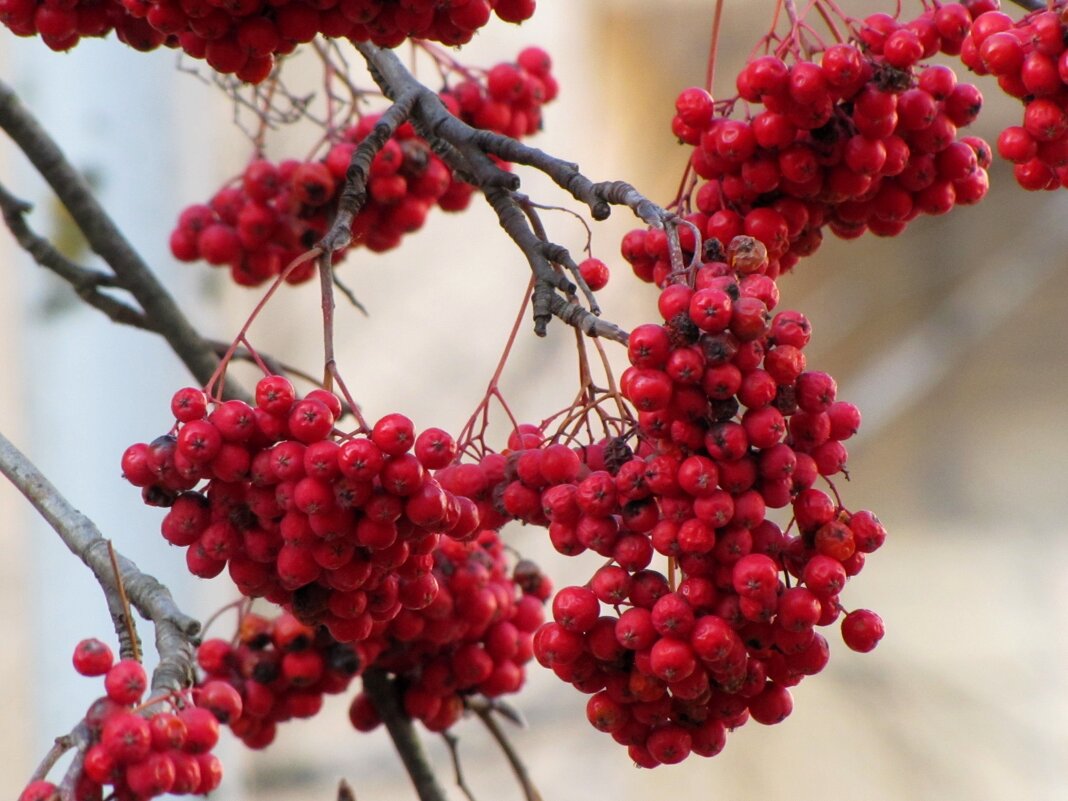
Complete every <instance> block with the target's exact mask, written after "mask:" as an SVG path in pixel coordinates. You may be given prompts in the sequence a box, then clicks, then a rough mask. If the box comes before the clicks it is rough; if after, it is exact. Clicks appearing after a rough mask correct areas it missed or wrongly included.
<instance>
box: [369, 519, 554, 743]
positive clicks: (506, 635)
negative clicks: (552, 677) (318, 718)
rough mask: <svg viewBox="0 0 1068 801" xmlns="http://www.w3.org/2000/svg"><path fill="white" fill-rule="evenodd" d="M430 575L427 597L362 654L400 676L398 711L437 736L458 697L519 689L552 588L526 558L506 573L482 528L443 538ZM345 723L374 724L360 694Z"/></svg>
mask: <svg viewBox="0 0 1068 801" xmlns="http://www.w3.org/2000/svg"><path fill="white" fill-rule="evenodd" d="M434 576H435V577H436V578H437V581H438V592H437V595H436V596H435V598H434V600H433V601H432V602H431V603H430V604H429V605H428V606H427V607H425V608H424V609H421V610H404V611H402V612H401V613H400V614H399V615H397V617H396V618H394V619H393V620H392V621H391V622H390V623H389V625H388V626H387V627H386V629H385V631H384V632H383V635H382V637H381V639H379V640H377V641H370V642H368V643H366V644H364V645H363V649H364V651H365V652H366V653H368V656H369V658H372V659H373V665H374V666H375V667H377V668H381V669H383V670H387V671H389V672H390V673H392V674H395V675H396V676H397V677H398V678H399V679H400V682H401V686H402V688H403V690H402V696H401V702H402V705H403V708H404V710H405V712H406V713H407V714H408V715H409V716H411V717H412V718H414V719H416V720H419V721H421V722H422V723H423V725H424V726H426V728H427V729H429V730H430V731H439V732H440V731H445V730H446V729H447V728H449V727H450V726H452V725H453V724H454V723H455V722H456V721H457V720H458V719H459V717H460V715H461V713H462V712H463V708H464V706H463V699H464V697H465V696H468V695H471V694H474V693H478V694H480V695H483V696H485V697H487V698H496V697H499V696H502V695H506V694H510V693H515V692H518V691H519V690H520V688H522V686H523V683H524V681H525V671H524V665H525V664H526V663H527V662H528V661H530V658H531V656H532V654H533V650H532V645H531V642H532V638H533V632H534V630H535V629H537V628H538V626H540V625H541V623H542V620H543V614H542V604H543V603H544V602H545V600H546V598H548V596H549V594H550V593H551V591H552V586H551V584H550V582H549V580H548V579H547V578H545V577H544V576H543V575H542V574H541V573H540V571H538V569H537V568H536V567H535V566H534V565H533V564H532V563H531V562H528V561H520V562H519V563H518V564H517V565H516V568H515V570H514V572H512V573H511V574H510V573H509V570H508V562H507V559H506V558H505V552H504V546H503V543H502V542H501V540H500V538H499V537H498V535H497V533H496V532H495V531H491V530H488V529H487V530H483V531H482V532H480V533H479V535H478V537H477V538H475V539H474V540H471V541H468V542H457V541H454V540H448V539H446V540H442V542H441V544H440V545H439V546H438V548H437V549H436V550H435V551H434ZM350 718H351V720H352V724H353V726H355V727H356V728H357V729H359V730H360V731H368V730H370V729H372V728H374V727H375V726H377V724H378V722H379V719H378V714H377V712H376V711H375V708H374V705H373V703H372V702H371V700H370V699H369V698H368V697H367V696H366V694H363V693H361V694H359V695H357V696H356V698H355V699H354V700H353V702H352V706H351V708H350Z"/></svg>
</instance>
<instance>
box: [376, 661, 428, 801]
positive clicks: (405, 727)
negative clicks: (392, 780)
mask: <svg viewBox="0 0 1068 801" xmlns="http://www.w3.org/2000/svg"><path fill="white" fill-rule="evenodd" d="M363 688H364V690H365V691H366V692H367V695H368V697H370V699H371V701H372V702H373V703H374V705H375V709H377V710H378V715H379V717H381V718H382V722H383V723H385V724H386V729H387V730H388V731H389V736H390V739H392V740H393V745H394V747H395V748H396V749H397V753H398V754H400V758H401V761H402V762H404V769H405V770H407V771H408V776H409V777H410V778H411V780H412V785H413V786H414V787H415V791H416V793H418V794H419V801H446V799H447V796H446V795H445V790H444V789H443V788H442V786H441V784H440V783H439V782H438V777H437V776H436V775H435V773H434V769H433V768H432V767H431V766H430V761H429V759H428V758H427V755H426V751H424V750H423V744H422V742H420V740H419V735H418V734H416V731H415V726H414V725H413V724H412V721H411V718H409V717H408V716H407V715H405V714H404V710H403V709H401V707H400V704H399V703H398V701H397V688H396V685H395V683H394V681H393V680H392V679H390V678H389V677H388V676H387V675H386V674H385V673H384V672H383V671H381V670H374V669H372V670H368V671H367V672H366V673H364V674H363Z"/></svg>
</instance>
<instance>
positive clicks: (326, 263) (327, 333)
mask: <svg viewBox="0 0 1068 801" xmlns="http://www.w3.org/2000/svg"><path fill="white" fill-rule="evenodd" d="M330 262H331V254H329V253H323V254H321V255H320V256H319V291H320V293H321V294H322V307H323V386H324V387H325V388H326V389H327V390H332V389H333V383H334V382H333V378H334V371H333V367H334V364H335V360H334V308H335V304H334V281H333V275H332V274H331V270H332V268H331V265H330Z"/></svg>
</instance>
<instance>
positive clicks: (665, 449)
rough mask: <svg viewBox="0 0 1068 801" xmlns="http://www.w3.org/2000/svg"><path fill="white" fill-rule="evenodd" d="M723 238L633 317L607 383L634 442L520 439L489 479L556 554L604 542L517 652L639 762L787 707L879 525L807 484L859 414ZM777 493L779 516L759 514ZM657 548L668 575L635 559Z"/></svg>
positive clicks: (758, 264)
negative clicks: (647, 313)
mask: <svg viewBox="0 0 1068 801" xmlns="http://www.w3.org/2000/svg"><path fill="white" fill-rule="evenodd" d="M728 253H729V254H730V257H729V258H730V262H729V263H728V262H710V263H706V264H705V265H703V266H702V267H701V268H700V269H698V270H697V271H696V272H695V273H694V274H692V275H691V276H689V280H686V279H685V277H681V276H680V280H683V283H672V284H670V285H668V286H667V287H665V288H664V290H663V291H662V293H661V295H660V300H659V309H660V312H661V314H662V317H663V320H664V322H663V323H661V324H646V325H641V326H638V327H637V328H636V329H634V331H632V332H631V335H630V340H629V344H628V353H629V356H630V361H631V367H630V368H628V370H627V371H626V372H625V373H624V374H623V376H622V377H621V381H620V386H621V389H622V392H623V394H624V396H625V397H626V399H627V400H628V401H630V402H631V403H632V404H633V405H634V407H635V408H636V409H637V412H638V414H637V429H638V444H637V448H636V452H632V450H631V448H630V447H629V446H628V445H627V444H626V443H625V442H624V441H622V440H615V441H612V442H610V443H609V444H608V445H607V446H599V447H597V448H594V449H590V450H588V451H587V452H586V461H585V463H583V461H582V459H581V458H580V455H579V453H577V452H576V451H574V450H572V449H571V448H569V447H567V446H565V445H559V444H558V445H551V446H548V447H542V446H540V445H539V444H538V443H537V442H536V441H535V442H532V443H530V447H527V448H526V449H524V450H520V451H518V452H517V453H515V454H513V456H512V457H510V461H509V468H508V471H507V472H506V474H505V476H504V479H503V481H502V487H501V489H500V493H499V494H500V503H501V506H502V507H503V508H504V510H505V511H507V512H508V514H509V515H511V516H513V517H516V518H519V519H522V520H524V521H526V522H529V523H536V524H542V525H548V528H549V537H550V539H551V541H552V543H553V545H554V546H555V547H556V549H557V550H558V551H560V552H561V553H564V554H567V555H574V554H579V553H582V552H584V551H586V550H590V551H594V552H595V553H597V554H598V555H600V556H602V557H605V558H607V559H609V560H610V561H609V563H608V564H607V565H605V566H603V567H601V568H600V569H599V570H597V572H596V573H595V574H594V575H593V577H592V578H591V579H590V581H589V582H588V583H587V584H586V585H584V586H582V587H567V588H565V589H563V590H561V591H560V593H558V594H557V595H556V597H555V599H554V600H553V605H552V610H553V618H554V620H553V622H551V623H548V624H546V625H545V626H543V627H542V628H541V629H539V630H538V632H537V634H536V635H535V638H534V653H535V656H536V657H537V659H538V660H539V661H540V662H541V663H542V664H543V665H545V666H547V667H550V668H551V669H552V670H553V671H554V672H555V673H556V674H557V675H558V676H560V678H562V679H564V680H565V681H568V682H570V683H571V684H573V685H574V686H575V687H577V688H578V689H579V690H581V691H582V692H585V693H588V694H590V695H591V696H592V697H591V699H590V701H589V704H588V707H587V712H588V715H589V719H590V721H591V723H592V724H593V725H594V726H595V727H596V728H598V729H600V730H602V731H605V732H608V733H610V734H612V736H613V737H615V739H616V740H617V741H619V742H620V743H622V744H624V745H626V746H627V747H628V749H629V752H630V755H631V757H632V758H633V759H634V760H635V762H637V763H638V764H640V765H643V766H649V767H651V766H654V765H657V764H663V763H675V762H679V761H681V760H682V759H684V758H685V757H686V756H687V755H688V754H690V753H695V754H699V755H703V756H712V755H714V754H716V753H718V752H719V750H720V749H721V748H722V747H723V744H724V738H725V734H726V732H727V730H729V729H733V728H736V727H738V726H740V725H742V724H743V723H745V722H746V720H748V719H749V718H750V717H751V718H753V719H754V720H757V721H759V722H761V723H765V724H770V723H778V722H779V721H781V720H782V719H783V718H785V717H786V716H787V715H788V714H789V713H790V711H791V709H792V701H791V697H790V693H789V690H788V688H789V687H790V686H792V685H794V684H797V683H798V682H799V681H800V680H801V679H802V678H803V677H804V676H807V675H812V674H814V673H818V672H819V671H820V670H822V668H823V667H824V665H825V664H826V662H827V659H828V648H827V642H826V640H825V639H824V638H823V637H822V636H821V635H820V634H819V633H818V632H817V631H816V628H817V627H818V626H826V625H829V624H831V623H833V622H835V621H836V620H838V619H839V616H840V613H841V611H842V607H841V605H840V603H839V599H838V596H839V593H840V592H841V591H842V589H843V588H844V586H845V583H846V581H847V579H848V577H850V576H854V575H856V574H857V573H859V572H860V570H861V568H862V567H863V565H864V558H865V555H866V554H869V553H871V552H872V551H874V550H876V549H877V548H878V547H879V546H880V545H881V544H882V542H883V540H884V538H885V531H884V529H883V527H882V526H881V524H880V523H879V521H878V520H877V519H876V518H875V516H874V515H872V514H871V513H870V512H857V513H855V514H853V513H850V512H849V511H847V510H846V509H845V508H843V507H842V506H841V503H840V501H838V500H837V495H836V494H834V497H833V498H832V496H831V495H829V494H828V493H827V492H824V491H823V490H821V489H819V488H818V487H817V486H816V485H817V481H818V480H819V479H820V477H821V476H822V477H825V478H827V479H829V478H830V477H832V476H834V475H837V474H839V473H842V472H844V470H845V463H846V456H847V454H846V449H845V446H844V444H843V441H844V440H846V439H848V438H849V437H850V436H852V435H853V434H854V433H855V432H856V430H857V429H858V427H859V424H860V413H859V412H858V411H857V409H856V407H855V406H853V405H852V404H849V403H846V402H842V401H839V400H837V398H836V389H837V388H836V385H835V382H834V380H833V379H832V378H831V377H830V376H829V375H827V374H826V373H822V372H817V371H812V370H808V369H806V360H805V354H804V348H805V346H806V345H807V344H808V342H809V338H810V333H811V332H810V326H809V323H808V321H807V320H806V319H805V317H804V316H803V315H801V314H800V313H798V312H790V311H785V312H779V313H777V314H775V316H774V317H772V314H771V312H772V310H773V309H774V308H775V306H776V304H777V302H778V291H777V288H776V285H775V283H774V281H772V280H771V279H770V278H769V277H768V276H767V275H764V274H763V273H762V271H763V270H764V269H766V261H767V259H766V254H764V252H763V248H762V247H761V246H760V245H759V243H757V242H755V241H753V240H752V239H748V238H739V239H736V240H734V241H732V242H731V244H730V246H729V247H728ZM827 484H828V487H831V488H832V489H831V491H832V493H833V485H831V484H830V481H829V480H828V482H827ZM781 508H789V510H790V511H791V512H792V515H793V524H792V526H791V528H792V527H796V531H795V533H793V534H790V533H788V532H789V529H788V530H787V532H784V531H783V530H782V529H781V528H780V527H779V526H778V525H776V524H775V523H774V522H772V521H771V520H770V519H768V517H767V512H768V510H769V509H781ZM657 554H660V555H661V556H663V557H667V558H668V559H669V560H671V563H672V565H673V567H672V570H671V575H670V576H665V575H664V572H662V571H659V570H656V569H652V568H651V567H650V565H651V564H652V560H653V559H654V557H656V555H657ZM675 571H677V576H676V575H675ZM842 635H843V639H844V640H845V642H846V644H847V645H848V646H849V647H851V648H853V649H855V650H858V651H869V650H871V649H872V648H874V647H875V644H876V642H877V641H878V640H879V639H880V637H881V636H882V623H881V621H880V620H879V618H878V616H877V615H875V614H874V613H873V612H870V611H867V610H856V611H853V612H851V613H849V614H848V615H846V616H845V618H844V619H843V620H842Z"/></svg>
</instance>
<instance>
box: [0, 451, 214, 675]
mask: <svg viewBox="0 0 1068 801" xmlns="http://www.w3.org/2000/svg"><path fill="white" fill-rule="evenodd" d="M0 473H3V475H5V476H6V477H7V478H8V480H9V481H11V483H12V484H14V485H15V487H16V488H17V489H18V490H19V492H21V493H22V494H23V495H24V496H25V497H26V499H27V500H28V501H29V502H30V503H31V504H33V507H34V508H35V509H36V510H37V511H38V512H39V513H40V515H41V516H42V517H43V518H44V519H45V520H46V521H48V524H49V525H50V526H51V527H52V528H53V529H54V530H55V531H56V533H57V534H59V536H60V539H62V540H63V543H64V544H65V545H66V546H67V548H68V549H69V550H70V552H71V553H73V554H74V555H75V556H77V557H78V558H79V559H81V560H82V562H84V563H85V565H86V566H87V567H88V568H89V569H90V570H92V571H93V575H94V576H96V580H97V582H99V584H100V586H101V587H102V588H103V590H104V593H105V594H106V595H107V596H108V601H109V603H108V606H109V608H114V607H113V606H112V603H113V602H112V598H113V597H114V598H115V599H118V597H119V590H118V586H117V582H116V579H115V574H114V572H113V570H112V563H111V556H110V554H109V548H108V545H109V543H108V541H107V540H106V539H104V537H103V535H102V534H101V533H100V531H99V530H98V529H97V527H96V526H95V525H94V524H93V521H91V520H90V519H89V518H88V517H86V516H85V515H83V514H82V513H81V512H79V511H78V510H77V509H75V508H74V507H73V506H71V504H70V502H68V501H67V500H66V499H65V498H64V497H63V496H62V495H61V494H60V492H59V490H57V489H56V487H55V486H54V485H53V484H52V483H51V482H50V481H49V480H48V479H47V478H45V477H44V475H42V474H41V472H40V471H39V470H38V469H37V468H36V467H35V466H34V465H33V463H32V462H30V460H29V459H27V458H26V456H25V455H24V454H23V453H22V452H21V451H19V449H18V448H16V447H15V446H14V445H13V444H12V443H11V442H10V441H9V440H8V439H7V438H6V437H5V436H4V435H3V434H0ZM115 562H116V564H117V566H118V570H119V574H120V575H121V576H122V582H123V585H124V587H125V589H126V593H127V595H128V596H129V598H130V601H131V602H132V603H133V605H134V606H135V607H136V608H137V611H138V612H140V613H141V616H142V617H144V618H145V619H146V620H150V621H152V623H153V624H155V627H156V648H157V650H158V652H159V656H160V662H159V666H158V667H157V668H156V670H155V672H154V673H153V674H152V689H153V690H155V691H158V692H164V691H176V690H179V689H182V688H184V687H188V686H189V684H190V683H191V682H192V677H193V655H194V654H193V652H194V647H193V641H194V638H195V637H196V635H197V634H198V633H199V632H200V623H199V622H198V621H197V620H195V619H194V618H191V617H189V616H188V615H186V614H185V613H184V612H182V611H181V610H180V609H179V608H178V606H177V605H176V604H175V602H174V599H173V598H172V597H171V593H170V590H168V589H167V588H166V587H165V586H163V585H162V584H161V583H160V582H159V581H157V580H156V579H155V578H153V577H152V576H149V575H147V574H145V573H142V572H141V570H140V569H139V568H138V567H137V565H135V564H134V563H133V562H132V561H130V560H129V559H127V558H126V557H124V556H121V555H119V554H117V553H116V555H115ZM116 602H117V603H119V604H121V601H120V600H117V601H116Z"/></svg>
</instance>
